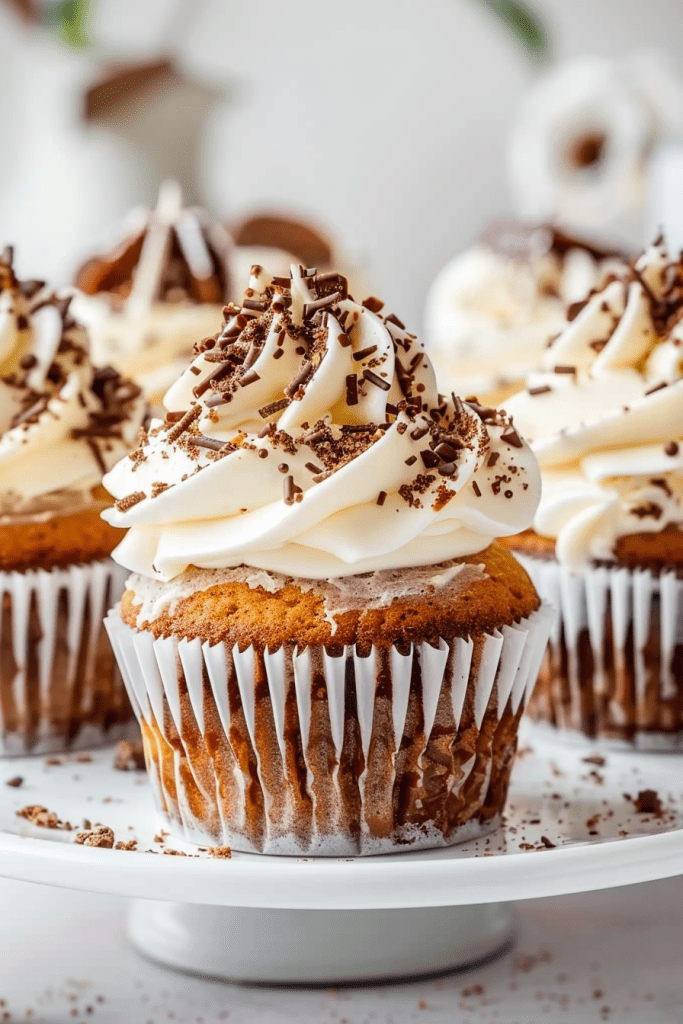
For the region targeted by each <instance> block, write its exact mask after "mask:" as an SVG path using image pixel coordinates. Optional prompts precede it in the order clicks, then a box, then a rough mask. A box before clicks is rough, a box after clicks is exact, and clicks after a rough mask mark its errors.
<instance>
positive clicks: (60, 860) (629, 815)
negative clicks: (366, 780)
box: [0, 729, 683, 985]
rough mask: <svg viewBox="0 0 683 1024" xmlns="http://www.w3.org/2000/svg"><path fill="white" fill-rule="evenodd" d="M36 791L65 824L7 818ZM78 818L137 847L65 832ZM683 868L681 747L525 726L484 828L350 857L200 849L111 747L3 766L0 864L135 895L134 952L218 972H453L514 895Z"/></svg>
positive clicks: (19, 872)
mask: <svg viewBox="0 0 683 1024" xmlns="http://www.w3.org/2000/svg"><path fill="white" fill-rule="evenodd" d="M17 778H21V779H22V780H23V781H22V782H21V785H18V786H17V785H6V784H5V783H6V782H9V781H16V779H17ZM35 804H39V805H42V806H44V807H46V808H47V809H48V810H49V811H54V812H55V813H56V815H57V816H58V818H59V819H60V822H61V825H60V827H58V828H54V829H46V828H44V827H38V826H36V825H34V824H32V823H31V822H30V821H28V820H27V819H26V818H25V817H20V816H18V815H17V811H21V810H22V809H23V808H25V807H27V806H28V805H35ZM86 819H87V821H88V823H90V824H91V825H93V826H94V825H96V824H98V823H101V824H104V825H108V826H109V827H111V828H112V829H113V830H114V832H115V834H116V839H117V841H122V842H130V841H131V840H136V841H137V848H136V849H135V850H116V849H95V848H92V847H86V846H82V845H78V844H76V843H74V837H75V834H76V830H77V829H79V828H82V827H83V823H84V820H86ZM65 823H69V824H70V826H71V828H67V827H65ZM160 829H161V830H160ZM172 853H173V854H176V855H174V856H173V855H170V854H172ZM183 853H184V854H186V855H187V856H182V855H181V856H179V855H178V854H183ZM682 871H683V789H682V788H681V760H680V759H679V757H678V756H677V755H664V756H661V755H654V754H646V753H638V754H634V753H628V752H623V751H607V752H606V751H602V752H599V750H591V751H588V750H585V749H581V748H576V747H572V746H563V745H562V744H561V742H560V741H559V740H557V739H552V738H548V737H547V736H544V735H542V734H538V733H535V732H530V731H529V730H528V729H527V730H524V731H523V733H522V737H521V742H520V750H519V753H518V756H517V761H516V764H515V769H514V772H513V779H512V785H511V791H510V797H509V801H508V806H507V808H506V817H505V820H504V823H503V825H502V826H501V828H499V829H498V830H497V831H496V832H494V833H492V834H491V835H490V836H488V837H486V838H482V839H479V840H476V841H472V842H468V843H465V844H462V845H461V846H457V847H453V848H451V849H450V850H437V851H423V852H415V853H402V854H398V855H390V856H379V857H369V858H357V859H353V858H347V859H341V858H340V859H311V858H305V857H302V858H284V857H259V856H255V855H250V854H239V853H235V854H233V857H232V859H229V860H227V859H218V858H215V857H212V856H211V855H210V854H209V852H208V851H205V850H198V849H197V847H193V846H191V845H189V844H187V843H184V842H182V841H180V840H176V839H175V838H174V837H173V836H170V835H168V833H166V832H164V831H163V826H162V825H161V823H160V822H159V820H158V819H157V817H156V815H155V812H154V810H153V807H152V801H151V796H150V791H149V789H148V785H147V778H146V776H145V774H144V773H139V772H121V771H115V770H114V768H113V753H112V750H111V749H109V750H101V751H95V752H93V753H92V754H86V755H83V754H75V755H72V756H63V757H60V758H17V759H13V760H10V761H8V760H6V761H3V762H0V875H4V876H6V877H9V878H15V879H21V880H25V881H32V882H40V883H44V884H48V885H57V886H62V887H67V888H73V889H84V890H90V891H94V892H107V893H114V894H117V895H122V896H128V897H131V898H132V899H133V900H134V903H133V905H132V908H131V914H130V918H129V935H130V939H131V941H132V942H133V944H134V945H135V946H136V948H137V949H138V950H140V951H141V952H142V953H143V954H145V955H147V956H149V957H151V958H153V959H154V960H156V961H158V962H161V963H163V964H165V965H167V966H170V967H174V968H176V969H179V970H185V971H191V972H194V973H200V974H205V975H209V976H213V977H217V978H223V979H226V980H231V981H243V982H251V983H277V984H282V983H290V984H325V985H331V984H340V983H344V982H358V981H370V980H373V981H374V980H379V979H382V980H388V979H393V978H399V977H401V978H403V977H406V976H411V975H412V976H417V975H425V974H431V973H437V972H440V971H445V970H451V969H454V968H458V967H464V966H467V965H469V964H472V963H473V962H475V961H477V960H480V959H483V958H484V957H488V956H491V955H493V954H494V953H496V952H497V951H499V950H501V949H503V948H505V947H506V946H507V945H508V944H509V942H510V941H511V937H512V934H513V933H512V915H511V904H512V902H513V901H514V900H519V899H528V898H530V897H539V896H551V895H561V894H565V893H572V892H584V891H590V890H595V889H602V888H609V887H611V886H619V885H625V884H629V883H634V882H640V881H645V880H648V879H655V878H664V877H667V876H671V875H676V874H679V873H681V872H682Z"/></svg>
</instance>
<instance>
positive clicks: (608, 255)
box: [425, 222, 624, 404]
mask: <svg viewBox="0 0 683 1024" xmlns="http://www.w3.org/2000/svg"><path fill="white" fill-rule="evenodd" d="M623 269H624V264H623V261H622V259H621V258H620V257H619V254H618V253H616V252H609V251H608V250H603V249H600V248H598V247H596V246H594V245H592V244H591V243H589V242H587V241H582V240H579V239H575V238H571V237H569V236H568V235H565V234H564V233H561V232H560V231H558V230H557V229H556V228H553V227H551V226H550V225H540V226H536V227H532V226H528V225H523V224H519V223H516V222H503V223H496V224H493V225H491V227H490V228H489V230H488V231H487V232H486V233H485V234H484V235H483V237H482V238H481V239H480V240H479V241H478V242H476V243H475V245H473V246H472V247H471V248H470V249H468V250H466V251H465V252H464V253H462V254H461V255H460V256H456V257H455V259H454V260H452V261H451V262H450V263H448V264H447V265H446V266H445V267H444V268H443V270H442V271H441V272H440V274H439V275H438V276H437V278H436V280H435V282H434V284H433V285H432V288H431V290H430V293H429V296H428V298H427V308H426V314H425V319H426V331H427V342H428V350H429V354H430V356H431V358H432V360H433V362H434V366H435V368H436V371H437V375H438V377H439V380H440V381H442V382H443V384H444V385H445V386H448V387H449V388H450V387H457V388H462V390H463V393H464V394H477V395H479V396H481V397H483V400H484V401H489V402H492V403H494V404H495V403H497V402H502V401H504V400H505V399H506V398H508V397H509V396H510V395H511V394H514V393H515V392H516V391H518V390H519V388H520V387H521V386H522V384H523V381H524V378H525V377H526V376H527V374H528V373H529V372H530V371H532V370H535V369H537V368H538V366H539V362H540V358H541V355H542V353H543V349H544V347H545V344H546V342H547V341H548V339H549V338H550V337H552V336H553V335H554V334H556V333H557V332H558V331H559V330H560V329H561V327H562V325H563V323H564V317H565V308H566V307H567V306H568V305H571V304H572V303H573V302H575V301H579V300H581V299H583V298H584V297H585V296H586V295H587V293H588V292H589V291H590V289H591V288H594V287H599V286H600V285H601V284H602V283H603V282H604V281H605V280H606V278H607V277H608V275H609V274H611V273H614V272H615V271H618V270H623Z"/></svg>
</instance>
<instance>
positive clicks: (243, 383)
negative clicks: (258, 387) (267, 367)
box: [239, 370, 261, 388]
mask: <svg viewBox="0 0 683 1024" xmlns="http://www.w3.org/2000/svg"><path fill="white" fill-rule="evenodd" d="M257 380H261V378H260V377H259V375H258V373H257V372H256V370H249V372H248V373H245V374H244V376H243V377H240V379H239V385H240V387H241V388H246V387H249V385H250V384H255V383H256V381H257Z"/></svg>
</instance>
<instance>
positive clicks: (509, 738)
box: [106, 604, 554, 856]
mask: <svg viewBox="0 0 683 1024" xmlns="http://www.w3.org/2000/svg"><path fill="white" fill-rule="evenodd" d="M553 617H554V610H553V609H551V608H550V606H549V605H546V604H544V605H542V606H541V608H540V609H539V610H538V611H536V612H535V613H534V614H533V615H531V616H530V617H529V619H525V620H522V621H520V622H519V623H518V624H515V625H513V626H504V627H503V628H502V629H501V630H500V631H498V630H496V631H494V632H493V633H491V634H490V635H488V634H484V633H481V634H479V635H478V636H473V637H470V638H468V639H466V640H465V639H455V640H451V641H447V640H444V639H441V640H440V641H439V645H438V647H434V646H431V645H430V644H427V643H422V644H417V645H415V646H408V647H407V648H406V649H404V650H398V649H397V648H396V647H392V648H389V649H384V648H379V647H375V648H372V649H371V650H370V653H369V656H367V657H361V656H360V655H359V652H358V651H357V650H356V649H355V648H353V647H348V648H339V649H330V650H329V651H328V650H326V649H325V648H324V647H309V648H306V649H304V650H297V649H296V648H294V647H293V646H286V647H281V648H280V649H279V650H277V651H273V652H270V651H268V650H266V651H263V652H259V651H257V650H255V649H254V648H252V647H248V648H247V649H246V650H244V651H240V650H239V649H238V648H237V647H236V646H234V647H230V646H228V645H227V644H216V645H214V646H211V645H210V644H209V643H208V642H205V643H202V642H201V641H200V640H199V639H194V640H187V639H178V638H177V637H174V636H170V637H167V638H163V639H158V640H155V639H154V637H153V635H152V634H151V633H149V632H146V631H140V632H138V631H137V630H135V629H133V628H132V627H130V626H128V625H126V624H125V623H124V622H123V621H122V620H121V618H120V615H119V610H118V608H117V609H115V610H113V611H112V612H110V613H109V616H108V617H107V620H106V626H107V629H108V631H109V636H110V638H111V641H112V646H113V648H114V651H115V653H116V657H117V658H118V661H119V664H120V666H121V671H122V673H123V677H124V680H125V683H126V685H127V687H128V690H129V694H130V697H131V702H132V704H133V706H134V708H135V711H136V714H137V715H138V718H139V720H140V724H141V727H142V733H143V739H144V743H145V752H146V757H147V764H148V769H149V773H150V777H151V780H152V783H153V788H154V792H155V796H156V801H157V805H158V807H159V809H160V811H161V812H162V814H163V815H164V817H165V818H166V820H167V823H168V824H169V827H170V828H171V830H172V831H173V832H174V833H175V834H177V835H179V836H182V837H183V838H185V839H189V840H190V841H193V842H196V843H200V844H219V845H229V846H231V847H232V848H233V849H236V850H243V851H248V852H260V853H268V854H290V855H302V854H307V855H312V856H347V855H358V854H361V855H365V854H377V853H387V852H396V851H399V850H415V849H424V848H430V847H436V846H448V845H451V844H453V843H457V842H462V841H464V840H467V839H471V838H474V837H477V836H479V835H482V834H484V833H485V832H487V831H490V830H491V829H493V828H495V827H496V825H497V824H498V822H499V819H500V814H501V811H502V808H503V804H504V802H505V797H506V794H507V787H508V781H509V776H510V771H511V768H512V762H513V758H514V753H515V749H516V740H517V727H518V723H519V718H520V716H521V713H522V710H523V708H524V706H525V704H526V701H527V699H528V697H529V694H530V692H531V689H532V688H533V684H534V682H535V680H536V676H537V673H538V668H539V666H540V664H541V660H542V658H543V652H544V650H545V646H546V642H547V639H548V634H549V631H550V627H551V624H552V620H553Z"/></svg>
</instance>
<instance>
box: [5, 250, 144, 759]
mask: <svg viewBox="0 0 683 1024" xmlns="http://www.w3.org/2000/svg"><path fill="white" fill-rule="evenodd" d="M69 303H70V299H69V298H68V297H66V298H62V297H59V296H57V295H55V294H54V293H53V292H50V291H49V290H47V289H46V288H45V287H44V285H43V284H42V283H41V282H40V281H17V279H16V277H15V274H14V272H13V269H12V252H11V250H9V249H6V250H5V251H4V253H3V254H2V256H1V257H0V585H1V586H2V593H3V625H2V632H1V633H0V650H1V653H2V657H1V658H0V754H2V755H7V754H21V753H26V752H35V753H38V752H40V753H45V752H55V751H59V750H65V749H73V748H75V747H77V746H78V747H82V746H84V745H90V744H93V743H96V742H102V741H103V740H104V739H110V738H112V739H113V738H114V737H115V736H117V735H120V734H121V732H122V730H123V728H124V727H125V726H126V724H127V723H128V724H129V723H130V721H131V716H132V712H131V708H130V705H129V702H128V700H127V697H126V694H125V690H124V688H123V685H122V683H121V679H120V676H119V673H118V671H117V669H116V666H115V663H114V660H113V658H112V656H111V653H110V650H109V646H108V643H107V637H106V634H105V632H104V628H103V626H102V617H103V614H104V612H105V611H106V609H107V607H108V606H109V604H110V603H111V601H112V600H115V599H116V597H117V595H118V594H120V593H121V584H122V580H121V571H120V569H119V567H118V566H116V565H114V563H113V562H111V561H110V559H109V558H108V556H109V553H110V552H111V550H112V548H113V547H114V546H115V544H116V543H117V541H118V540H119V539H120V533H119V531H117V530H115V529H113V528H112V527H111V526H109V525H108V524H107V523H105V522H103V521H102V519H101V517H100V512H101V511H102V509H103V508H104V507H105V505H106V504H107V503H108V501H109V498H108V495H107V493H106V491H105V490H104V489H103V488H102V485H101V482H102V475H103V473H105V472H106V470H107V469H108V468H109V467H110V466H112V465H113V464H114V463H115V462H116V461H117V460H118V459H120V458H121V456H122V455H123V454H124V453H125V452H126V451H127V450H128V449H129V448H130V445H131V443H132V442H134V439H135V438H136V436H137V434H138V431H139V428H140V425H141V424H142V421H143V417H144V415H145V405H144V402H143V400H142V398H141V396H140V389H139V388H138V387H137V386H136V385H134V384H132V383H131V382H130V381H126V380H123V379H122V378H121V377H120V376H119V374H118V373H117V371H116V370H113V369H112V368H111V367H105V368H103V369H95V368H94V367H93V366H92V364H91V362H90V357H89V353H88V345H87V339H86V336H85V332H84V330H83V328H82V327H81V326H80V325H79V324H77V323H76V321H75V320H74V319H73V318H72V316H71V313H70V309H69Z"/></svg>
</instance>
